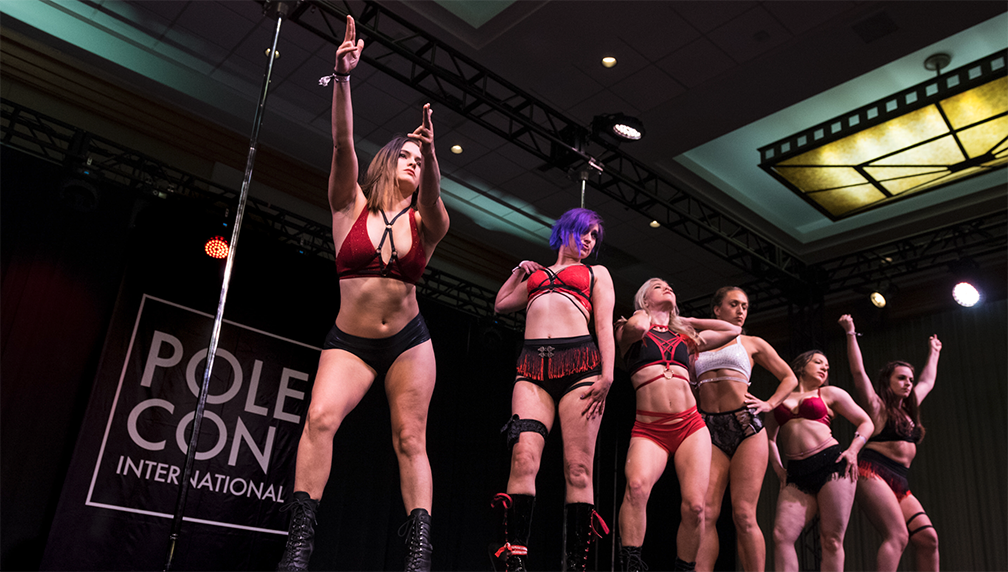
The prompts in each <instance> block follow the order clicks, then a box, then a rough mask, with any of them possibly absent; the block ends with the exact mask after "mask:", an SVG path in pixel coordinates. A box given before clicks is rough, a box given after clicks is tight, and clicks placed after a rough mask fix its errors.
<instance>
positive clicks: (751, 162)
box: [0, 0, 1008, 310]
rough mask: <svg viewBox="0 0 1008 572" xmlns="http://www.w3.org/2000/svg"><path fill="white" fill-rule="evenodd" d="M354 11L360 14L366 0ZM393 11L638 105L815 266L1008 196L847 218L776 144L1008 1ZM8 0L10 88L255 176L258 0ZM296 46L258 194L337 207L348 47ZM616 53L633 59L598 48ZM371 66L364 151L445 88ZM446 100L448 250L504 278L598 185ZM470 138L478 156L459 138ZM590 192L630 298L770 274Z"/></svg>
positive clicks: (575, 99)
mask: <svg viewBox="0 0 1008 572" xmlns="http://www.w3.org/2000/svg"><path fill="white" fill-rule="evenodd" d="M341 5H343V4H342V3H341ZM346 6H348V7H349V9H350V11H351V12H352V13H359V11H360V10H361V9H362V7H363V3H359V2H349V3H347V4H346ZM382 6H383V7H385V8H387V9H388V10H390V11H391V12H393V13H395V14H397V15H399V16H401V17H404V18H406V19H408V20H409V21H411V22H412V23H413V24H415V25H416V26H417V27H419V28H421V29H422V30H424V31H425V32H427V33H429V34H431V35H433V36H435V37H437V38H438V39H440V40H441V41H443V42H444V43H446V44H448V45H450V46H452V47H453V48H455V49H456V50H458V51H460V52H461V53H462V54H464V55H465V56H467V57H468V58H470V59H472V60H474V61H475V62H477V63H478V64H480V65H481V66H483V67H485V68H486V69H488V70H490V71H492V72H493V73H494V74H496V75H497V76H499V77H501V78H503V79H505V80H506V81H508V82H510V83H511V84H514V85H515V86H517V87H518V88H519V89H521V90H523V91H524V92H526V93H528V94H530V96H532V97H534V98H536V99H538V100H540V101H541V102H542V103H544V104H545V105H548V106H549V107H550V108H552V109H554V110H556V112H558V113H559V114H562V115H563V116H565V117H568V118H570V119H571V120H573V121H574V122H576V123H578V124H580V125H583V126H585V127H588V125H589V124H590V123H591V121H592V118H593V117H594V116H595V115H599V114H603V113H612V112H624V113H627V114H630V115H635V116H637V117H639V118H641V119H642V120H643V122H644V124H645V126H646V130H647V134H646V137H645V138H644V139H642V140H641V141H639V142H635V143H627V144H623V146H622V147H621V150H622V151H623V152H624V153H626V154H628V155H631V156H632V157H634V158H635V159H637V160H639V161H641V162H642V163H644V164H646V165H648V166H649V167H650V168H651V169H653V170H654V171H655V172H657V173H659V174H661V175H662V176H663V177H665V178H666V179H667V180H669V181H671V182H672V183H673V184H675V185H677V186H679V187H681V188H683V189H685V190H686V191H687V192H688V193H689V194H691V195H694V196H697V197H699V198H700V199H701V200H703V201H705V202H706V203H707V204H710V205H713V206H714V207H715V208H717V209H718V210H719V211H720V212H723V213H725V214H726V215H728V216H730V217H733V218H734V219H735V220H737V221H740V222H741V223H742V224H744V225H745V226H746V227H747V228H749V229H751V230H752V231H754V232H756V233H759V234H760V235H762V236H764V237H766V238H767V239H769V240H770V241H773V242H774V243H776V244H777V245H779V246H780V247H781V248H783V249H784V250H786V251H787V252H788V253H790V254H791V255H793V256H795V257H797V258H798V259H800V260H802V261H803V262H805V263H807V264H813V263H816V262H818V261H822V260H825V259H828V258H831V257H835V256H838V255H839V254H842V253H845V252H851V251H855V250H861V249H866V248H870V247H872V246H874V245H876V244H878V243H880V242H886V241H891V240H894V239H898V238H900V237H902V236H907V235H911V234H916V233H920V232H921V231H922V230H926V229H928V228H934V227H937V226H941V225H945V224H949V223H952V222H956V221H959V220H967V219H970V218H973V217H976V216H978V215H980V214H983V213H985V212H991V211H993V210H1004V209H1005V207H1006V192H1005V189H1006V187H1005V185H1006V180H1008V175H1006V171H1005V170H1004V169H1002V170H1000V171H997V172H995V173H992V174H989V175H986V176H983V177H977V178H973V179H970V180H967V181H964V182H961V183H957V184H955V185H952V186H949V187H946V188H943V189H940V190H937V191H933V192H929V193H925V194H921V195H919V196H913V197H909V198H907V199H904V200H901V201H899V202H897V203H895V204H891V205H889V206H886V207H883V208H880V209H877V210H874V211H871V212H868V213H864V214H860V215H856V216H853V217H850V218H847V219H843V220H841V221H837V222H833V221H830V220H829V219H828V218H827V217H825V216H823V215H822V214H820V213H819V212H818V211H817V210H816V209H814V208H812V207H811V206H809V205H808V204H807V203H805V202H804V201H803V200H801V199H800V198H798V197H796V196H795V195H793V194H792V193H791V191H789V190H788V189H786V188H785V187H784V186H782V185H781V184H779V183H777V182H776V181H775V180H774V179H773V178H771V177H770V176H769V175H767V174H766V173H765V172H763V171H762V170H761V169H760V168H759V167H758V163H759V154H758V152H757V148H758V147H760V146H763V145H766V144H768V143H772V142H774V141H776V140H778V139H780V138H782V137H784V136H787V135H790V134H791V133H793V132H796V131H798V130H800V129H803V128H805V127H808V126H811V125H814V124H817V123H820V122H823V121H826V120H829V119H831V118H832V117H835V116H837V115H840V114H842V113H844V112H846V111H849V110H851V109H854V108H857V107H859V106H861V105H864V104H867V103H870V102H872V101H874V100H876V99H879V98H882V97H885V96H886V95H888V94H891V93H894V92H897V91H900V90H902V89H905V88H907V87H910V86H911V85H915V84H917V83H920V82H922V81H925V80H927V79H929V78H931V77H933V73H934V72H929V71H927V70H926V69H924V66H923V61H924V58H925V57H927V56H928V55H931V54H933V53H935V52H947V53H949V54H950V55H951V56H952V63H951V68H955V67H959V66H961V65H965V64H967V63H969V62H972V61H974V60H976V59H979V58H981V57H983V56H986V55H989V54H991V53H993V52H995V51H999V50H1001V51H1003V50H1005V49H1006V48H1008V15H1006V9H1008V4H1006V3H1005V2H1003V1H994V2H971V1H960V2H952V1H938V2H910V1H899V2H871V1H869V2H860V1H856V2H854V1H852V2H846V1H817V2H784V1H771V2H727V1H724V2H721V1H718V2H658V1H640V2H638V1H621V2H602V1H579V2H575V1H556V0H553V1H545V0H543V1H533V0H527V1H517V2H511V1H507V0H499V1H493V0H475V1H455V0H439V1H411V2H388V3H383V4H382ZM0 14H2V19H0V33H2V39H3V42H4V49H3V52H2V55H3V56H4V58H5V59H4V61H3V66H4V67H3V68H2V69H0V71H2V73H3V76H2V79H3V81H2V83H0V89H2V95H3V97H5V98H12V99H22V100H23V101H20V103H22V104H24V105H26V106H29V107H37V108H39V110H40V111H42V112H44V113H49V114H50V115H54V116H56V117H58V118H59V119H62V120H63V121H66V122H68V123H71V124H74V125H81V126H82V127H85V128H87V129H88V130H90V131H92V132H95V133H99V134H102V135H103V136H105V137H108V138H112V139H115V138H118V139H119V140H122V141H123V144H125V145H131V146H134V147H136V148H138V149H140V150H142V151H144V152H145V153H148V154H150V155H152V156H155V157H159V158H161V159H163V160H165V161H168V162H171V163H172V164H174V165H175V166H177V167H178V168H181V169H189V170H191V171H192V172H195V173H197V174H200V175H202V176H206V177H208V178H212V179H214V180H215V181H217V182H219V183H222V184H227V185H232V186H233V187H234V188H237V187H238V186H239V185H240V182H241V178H242V169H244V166H245V162H244V157H245V153H246V152H247V141H248V134H249V133H250V132H251V130H252V120H253V117H254V115H255V111H256V106H257V102H258V98H259V93H260V89H261V83H262V78H263V75H264V70H265V67H266V63H267V59H266V56H265V50H266V49H267V48H269V46H270V45H271V41H272V38H273V33H274V31H275V28H276V21H275V20H272V19H270V18H266V17H264V16H263V14H262V6H261V5H260V3H257V2H255V1H253V0H232V1H191V2H183V1H149V0H148V1H142V2H140V1H133V2H113V1H107V0H101V1H88V2H74V1H62V2H58V3H57V2H53V1H43V0H20V1H18V2H4V3H0ZM359 31H360V28H359ZM364 37H365V47H364V51H365V54H367V53H368V51H369V39H368V38H367V36H366V34H364ZM372 49H374V48H372ZM277 51H278V52H279V53H280V57H279V58H278V59H277V60H275V62H274V67H273V75H272V81H271V86H270V91H269V97H268V101H267V105H266V110H265V113H264V121H263V125H262V130H261V133H260V136H259V142H260V144H261V145H262V147H263V148H264V151H265V150H268V153H271V155H269V156H270V157H273V159H270V160H267V159H265V158H264V159H262V160H257V161H260V162H257V164H256V171H255V173H254V175H253V179H254V181H253V185H252V190H251V192H252V194H253V195H254V196H257V197H259V198H262V199H264V200H268V201H270V202H272V203H273V204H275V205H278V206H279V207H282V208H284V209H288V210H290V211H292V212H295V213H298V214H300V215H302V216H305V217H309V218H312V219H314V220H317V221H318V222H320V223H324V224H326V225H328V223H329V215H328V211H327V208H326V203H325V192H324V184H325V183H324V181H325V177H326V175H327V171H328V167H329V161H330V151H329V144H330V143H329V141H330V131H329V130H330V125H329V107H330V97H331V91H330V89H327V88H323V87H320V86H319V85H318V79H319V77H320V76H323V75H326V74H328V73H330V70H331V69H332V68H331V66H332V60H333V53H334V46H333V45H332V44H330V43H328V42H326V41H325V40H323V39H321V38H319V37H318V36H317V35H314V34H311V33H309V32H308V31H306V29H304V28H303V27H300V26H299V25H298V24H297V23H295V22H286V23H285V24H284V25H283V26H282V27H281V30H280V39H279V42H278V48H277ZM607 55H611V56H615V57H616V58H617V59H618V64H617V65H616V66H615V67H612V68H605V67H603V66H602V65H601V64H600V60H601V58H602V57H603V56H607ZM352 85H353V103H354V108H355V109H354V111H355V118H354V121H355V125H354V128H355V139H356V141H357V148H358V151H359V152H360V153H361V155H362V156H364V159H363V160H366V159H367V156H370V155H371V154H372V153H373V152H374V151H375V150H376V149H378V148H379V147H380V146H381V145H382V144H384V143H385V141H387V140H388V138H389V137H390V136H391V135H392V134H393V133H397V132H408V131H411V130H412V129H413V128H415V127H416V125H418V124H419V120H420V108H421V106H422V105H423V103H425V102H426V101H427V98H426V97H425V96H423V95H422V94H421V93H419V92H418V91H416V90H414V89H413V88H412V87H410V86H407V85H405V84H403V83H401V82H399V81H397V80H395V79H393V78H392V77H389V76H388V75H385V74H383V73H381V72H379V71H378V70H376V69H374V68H372V67H369V66H368V65H366V64H362V65H361V66H360V67H359V68H358V69H357V70H355V71H354V74H353V80H352ZM433 108H434V110H435V112H434V116H433V119H434V125H435V130H436V136H437V139H436V142H437V152H438V158H439V162H440V166H441V170H442V177H443V179H442V187H443V188H442V194H443V197H444V198H445V202H446V205H447V207H448V210H449V213H450V214H451V217H452V226H451V231H450V233H449V236H448V237H447V238H446V240H445V242H444V243H443V244H442V246H441V247H439V249H438V252H437V253H435V255H434V257H433V259H432V261H431V266H432V267H435V268H437V269H439V270H442V271H444V272H448V273H451V274H453V275H456V276H459V277H462V278H464V279H466V280H469V281H472V282H474V283H476V284H479V285H482V286H485V287H487V288H490V289H493V290H496V288H497V287H499V285H500V283H501V282H502V281H503V279H504V278H505V277H506V275H507V272H508V271H509V270H510V268H511V267H512V266H513V265H514V264H515V263H516V262H517V261H519V260H521V259H526V258H527V259H536V260H539V261H542V262H551V261H552V256H553V255H552V253H551V252H550V251H549V250H548V247H547V246H546V240H547V238H548V233H549V227H550V225H551V224H552V222H553V220H554V219H555V218H556V217H558V216H559V215H560V214H561V213H562V212H563V211H565V210H566V209H568V208H571V207H575V206H579V203H580V194H581V188H580V181H577V180H574V179H573V178H571V177H570V176H569V175H568V173H567V172H566V171H564V170H563V169H558V168H550V167H549V166H548V165H545V164H544V162H543V160H542V159H541V158H538V157H536V156H534V155H532V154H530V153H528V152H526V151H525V150H523V149H522V148H520V147H518V146H516V145H514V144H513V143H510V142H508V141H507V140H505V139H504V138H502V137H500V136H499V135H496V134H494V133H492V132H490V131H488V130H487V129H485V128H483V127H481V126H479V125H478V124H476V123H475V122H473V121H471V120H470V118H468V117H466V116H464V115H461V114H459V113H456V112H454V111H452V110H451V109H450V108H449V107H447V106H444V105H438V103H437V102H434V104H433ZM243 137H244V143H243V142H242V138H243ZM209 140H215V141H218V142H219V144H218V145H217V146H216V147H214V146H212V145H211V144H210V143H208V141H209ZM456 144H458V145H461V146H462V147H463V149H464V151H463V153H461V154H458V155H456V154H453V153H452V152H451V151H450V150H449V148H450V147H451V146H452V145H456ZM585 203H586V205H585V206H587V207H589V208H593V209H595V210H597V211H599V212H600V214H601V215H602V216H603V218H604V219H605V221H606V243H605V248H604V250H603V251H602V254H601V257H600V263H603V264H606V265H607V266H608V267H609V269H610V270H611V271H612V272H613V274H614V278H615V283H616V288H617V296H618V298H619V300H620V301H621V304H620V306H621V307H622V309H623V310H625V308H626V306H627V305H628V304H629V301H630V298H631V297H632V295H633V293H634V292H635V291H636V288H637V286H638V285H639V284H640V283H641V282H643V281H644V280H646V279H647V278H650V277H652V276H661V277H665V278H667V279H669V280H670V281H671V282H672V283H673V285H674V287H675V288H676V290H677V292H678V295H679V297H680V299H692V298H700V297H704V296H707V295H709V293H710V292H712V291H713V290H714V289H716V288H717V287H719V286H721V285H724V284H734V283H745V282H748V281H750V280H752V278H753V277H752V276H749V275H747V274H746V273H745V272H743V271H742V270H740V269H739V268H738V266H736V265H733V264H731V263H729V262H728V261H726V260H724V259H723V258H722V257H719V256H716V255H715V254H713V253H712V252H710V250H708V249H705V248H702V247H700V246H698V245H696V244H694V243H693V242H691V241H689V240H686V239H684V238H683V237H682V236H681V235H680V234H679V233H677V232H675V229H668V228H652V227H650V226H649V225H648V223H649V222H650V217H646V216H645V215H644V214H642V213H640V212H637V211H636V210H633V209H629V208H627V207H625V206H624V205H622V204H620V203H619V202H617V201H615V200H614V199H612V198H610V197H607V196H606V195H604V194H602V193H600V192H598V191H596V190H595V189H593V188H592V187H589V188H588V189H587V191H586V196H585ZM1003 259H1004V253H1002V254H1001V256H1000V259H999V260H998V261H997V263H998V264H1000V265H1003V264H1004V260H1003Z"/></svg>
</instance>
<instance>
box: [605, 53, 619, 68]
mask: <svg viewBox="0 0 1008 572" xmlns="http://www.w3.org/2000/svg"><path fill="white" fill-rule="evenodd" d="M615 65H616V58H614V57H612V56H606V57H604V58H602V67H604V68H611V67H613V66H615Z"/></svg>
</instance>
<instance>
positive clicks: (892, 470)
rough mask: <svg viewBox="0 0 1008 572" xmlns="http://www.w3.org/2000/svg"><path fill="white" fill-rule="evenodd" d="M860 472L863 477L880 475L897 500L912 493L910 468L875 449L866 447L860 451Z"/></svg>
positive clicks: (868, 477) (858, 461)
mask: <svg viewBox="0 0 1008 572" xmlns="http://www.w3.org/2000/svg"><path fill="white" fill-rule="evenodd" d="M857 463H858V474H859V476H860V477H861V478H862V479H870V478H872V477H878V478H880V479H882V481H884V482H885V483H886V484H887V485H889V488H890V489H892V492H893V494H894V495H896V500H898V501H901V500H903V499H905V498H906V497H907V495H909V494H910V480H909V479H908V478H907V476H908V474H909V473H910V469H908V468H907V467H904V466H903V465H902V464H900V463H898V462H896V461H894V460H892V459H890V458H889V457H887V456H885V455H883V454H882V453H879V452H878V451H876V450H874V449H869V448H867V447H866V448H864V449H861V452H860V453H858V460H857Z"/></svg>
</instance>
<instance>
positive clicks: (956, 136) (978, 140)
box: [759, 51, 1008, 221]
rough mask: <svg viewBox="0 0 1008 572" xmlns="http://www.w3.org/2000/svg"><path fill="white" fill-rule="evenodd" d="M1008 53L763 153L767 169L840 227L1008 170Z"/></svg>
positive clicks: (791, 138) (944, 75) (947, 74)
mask: <svg viewBox="0 0 1008 572" xmlns="http://www.w3.org/2000/svg"><path fill="white" fill-rule="evenodd" d="M1005 64H1006V53H1005V52H1004V51H1000V52H995V53H993V54H991V55H989V56H987V57H985V58H982V59H980V60H977V61H975V62H973V63H970V64H967V65H964V66H962V67H960V68H957V69H955V70H952V71H950V72H945V73H940V74H939V75H938V76H937V77H935V78H932V79H930V80H928V81H925V82H922V83H920V84H918V85H915V86H913V87H911V88H908V89H906V90H903V91H901V92H899V93H896V94H894V95H891V96H889V97H886V98H883V99H880V100H878V101H876V102H874V103H871V104H869V105H866V106H864V107H861V108H859V109H856V110H854V111H851V112H849V113H845V114H843V115H841V116H838V117H835V118H833V119H831V120H829V121H826V122H824V123H820V124H819V125H815V126H813V127H810V128H808V129H805V130H803V131H800V132H798V133H795V134H794V135H791V136H789V137H785V138H784V139H781V140H779V141H777V142H775V143H773V144H771V145H767V146H765V147H762V148H760V149H759V153H760V159H761V162H760V167H761V168H762V169H763V170H765V171H766V172H767V173H769V174H770V175H771V176H772V177H774V178H775V179H777V180H778V181H780V182H781V183H782V184H783V185H784V186H786V187H788V188H789V189H791V190H792V191H794V192H795V193H797V194H798V195H799V196H800V197H802V198H803V199H805V200H806V201H808V203H809V204H811V205H812V206H814V207H815V208H816V209H818V210H819V211H820V212H822V213H823V214H824V215H826V216H827V217H829V218H830V219H831V220H834V221H836V220H840V219H843V218H846V217H849V216H852V215H855V214H859V213H863V212H865V211H868V210H871V209H874V208H878V207H880V206H883V205H887V204H889V203H891V202H893V201H896V200H899V199H902V198H906V197H909V196H914V195H918V194H920V193H922V192H925V191H930V190H934V189H938V188H940V187H943V186H945V185H947V184H949V183H952V182H956V181H961V180H964V179H966V178H969V177H974V176H977V175H982V174H984V173H988V172H990V171H992V170H995V169H1000V168H1004V166H1005V165H1006V164H1008V67H1006V65H1005Z"/></svg>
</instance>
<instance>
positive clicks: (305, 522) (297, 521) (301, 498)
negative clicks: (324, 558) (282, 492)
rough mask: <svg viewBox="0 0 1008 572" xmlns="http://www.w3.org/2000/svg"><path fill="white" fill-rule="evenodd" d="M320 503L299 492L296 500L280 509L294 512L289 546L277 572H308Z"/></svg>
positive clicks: (285, 548)
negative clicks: (294, 571) (291, 571)
mask: <svg viewBox="0 0 1008 572" xmlns="http://www.w3.org/2000/svg"><path fill="white" fill-rule="evenodd" d="M318 505H319V501H317V500H314V499H312V498H311V497H309V496H308V493H306V492H303V491H297V492H295V493H294V499H293V500H292V501H291V502H290V503H289V504H286V505H284V507H283V508H281V509H280V511H281V512H283V511H287V510H289V511H292V512H291V520H290V528H289V529H288V531H287V545H286V546H285V547H284V553H283V557H282V558H281V559H280V563H279V564H277V570H279V571H282V572H285V571H288V570H307V569H308V560H309V559H310V558H311V553H312V549H313V548H314V547H315V512H316V511H317V510H318Z"/></svg>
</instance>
